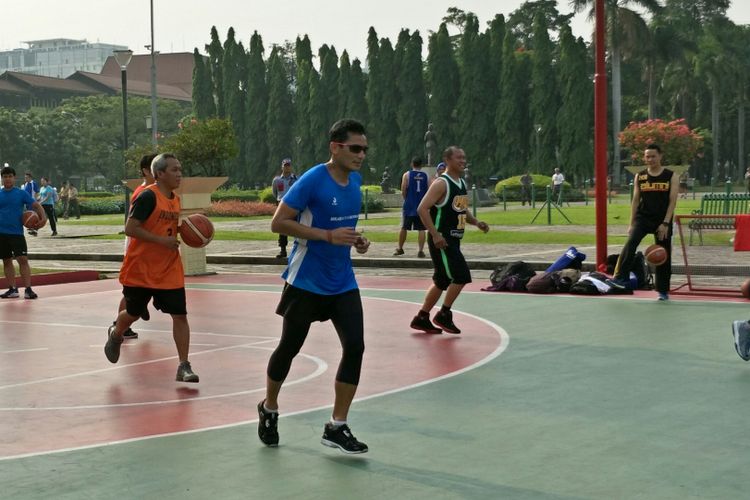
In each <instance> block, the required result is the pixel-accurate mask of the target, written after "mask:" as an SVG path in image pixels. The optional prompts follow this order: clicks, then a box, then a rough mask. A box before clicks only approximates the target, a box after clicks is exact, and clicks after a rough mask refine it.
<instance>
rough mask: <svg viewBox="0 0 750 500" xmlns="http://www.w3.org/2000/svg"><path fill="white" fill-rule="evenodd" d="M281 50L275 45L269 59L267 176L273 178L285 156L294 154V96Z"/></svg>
mask: <svg viewBox="0 0 750 500" xmlns="http://www.w3.org/2000/svg"><path fill="white" fill-rule="evenodd" d="M280 52H281V51H280V50H279V49H278V48H277V47H274V48H273V50H272V51H271V57H269V59H268V114H267V117H266V129H267V131H268V153H269V160H270V161H269V162H268V168H267V169H266V174H265V177H266V178H273V175H274V173H275V172H276V171H277V170H278V165H280V164H281V160H282V159H283V158H287V157H289V156H291V154H292V132H293V128H294V121H293V116H294V112H293V109H292V96H291V93H290V91H289V81H288V78H287V73H286V68H285V67H284V61H283V60H282V57H281V53H280Z"/></svg>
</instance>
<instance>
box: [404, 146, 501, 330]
mask: <svg viewBox="0 0 750 500" xmlns="http://www.w3.org/2000/svg"><path fill="white" fill-rule="evenodd" d="M443 160H444V161H445V164H446V170H445V173H444V174H443V175H441V176H440V177H438V178H437V179H435V180H434V181H433V183H432V184H431V185H430V189H429V190H428V191H427V194H426V195H425V197H424V198H423V199H422V203H420V204H419V207H418V208H417V212H418V213H419V217H420V218H421V219H422V222H423V223H424V225H425V227H426V228H427V232H428V233H429V239H428V241H427V244H428V247H429V249H430V257H431V258H432V263H433V265H434V267H435V271H434V273H433V275H432V282H433V285H432V286H431V287H430V288H429V290H427V294H426V296H425V299H424V303H423V304H422V308H421V309H420V310H419V312H418V313H417V315H416V316H414V319H412V321H411V327H412V328H414V329H415V330H421V331H423V332H425V333H441V332H442V331H443V330H444V331H446V332H448V333H461V330H460V329H459V328H458V327H457V326H456V325H455V324H454V323H453V312H452V311H451V306H452V305H453V302H455V300H456V299H457V298H458V295H459V294H460V293H461V290H463V288H464V286H465V285H466V284H468V283H471V273H470V271H469V266H468V265H467V264H466V259H464V256H463V254H462V253H461V238H463V236H464V229H465V227H466V223H469V224H473V225H474V226H476V227H478V228H479V229H480V230H481V231H482V232H484V233H486V232H487V231H489V230H490V227H489V226H488V225H487V223H485V222H482V221H479V220H477V219H476V218H475V217H474V216H473V215H472V214H471V211H469V210H468V208H469V196H468V195H467V192H466V182H464V179H463V174H464V171H465V170H466V154H465V153H464V150H463V149H461V148H459V147H457V146H451V147H449V148H447V149H446V150H445V151H444V152H443ZM443 291H445V292H446V293H445V298H444V299H443V306H442V307H441V308H440V310H439V311H438V312H437V314H435V317H434V318H433V320H432V322H431V321H430V311H432V308H433V307H435V304H437V301H438V300H439V299H440V296H441V295H442V294H443ZM433 322H434V324H433Z"/></svg>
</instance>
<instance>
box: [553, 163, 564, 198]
mask: <svg viewBox="0 0 750 500" xmlns="http://www.w3.org/2000/svg"><path fill="white" fill-rule="evenodd" d="M563 182H565V176H564V175H563V174H562V172H560V169H559V168H556V169H555V173H554V174H552V199H553V200H555V203H559V202H560V190H561V189H562V184H563Z"/></svg>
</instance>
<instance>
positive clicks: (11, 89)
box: [0, 78, 29, 95]
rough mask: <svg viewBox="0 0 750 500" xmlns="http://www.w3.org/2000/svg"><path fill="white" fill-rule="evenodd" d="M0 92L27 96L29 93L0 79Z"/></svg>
mask: <svg viewBox="0 0 750 500" xmlns="http://www.w3.org/2000/svg"><path fill="white" fill-rule="evenodd" d="M0 92H5V93H9V94H18V95H28V94H29V91H28V90H26V89H24V88H23V87H19V86H18V85H16V84H15V83H13V82H11V81H10V80H4V79H2V78H0Z"/></svg>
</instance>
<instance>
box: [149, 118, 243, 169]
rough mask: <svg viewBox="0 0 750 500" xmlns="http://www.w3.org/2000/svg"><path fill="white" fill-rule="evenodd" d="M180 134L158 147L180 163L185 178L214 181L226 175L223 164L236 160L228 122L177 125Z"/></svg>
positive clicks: (212, 121) (207, 121) (236, 149)
mask: <svg viewBox="0 0 750 500" xmlns="http://www.w3.org/2000/svg"><path fill="white" fill-rule="evenodd" d="M180 125H181V127H180V132H179V133H178V134H175V135H171V136H169V137H168V138H167V139H166V140H164V141H163V143H162V144H161V150H162V151H170V152H172V153H174V154H175V156H177V158H179V159H180V164H181V165H182V169H183V174H184V175H186V176H188V177H189V176H195V175H201V176H207V177H217V176H222V175H226V174H227V168H226V163H227V162H229V161H231V160H233V159H234V158H236V157H237V154H238V153H239V148H238V146H237V139H236V136H235V135H234V128H233V127H232V124H231V123H230V122H229V120H225V119H220V118H210V119H208V120H196V119H194V118H189V119H186V120H183V121H182V122H180Z"/></svg>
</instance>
